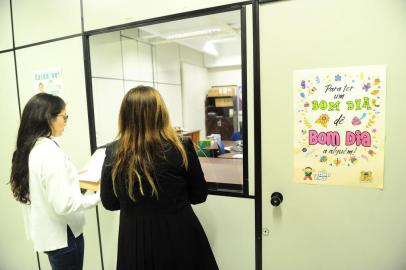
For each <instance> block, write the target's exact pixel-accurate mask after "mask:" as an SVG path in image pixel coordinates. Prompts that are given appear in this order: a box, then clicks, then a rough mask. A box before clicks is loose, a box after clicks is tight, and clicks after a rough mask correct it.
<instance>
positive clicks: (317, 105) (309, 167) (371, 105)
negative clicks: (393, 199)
mask: <svg viewBox="0 0 406 270" xmlns="http://www.w3.org/2000/svg"><path fill="white" fill-rule="evenodd" d="M293 88H294V95H293V96H294V98H293V102H294V106H293V107H294V136H293V138H294V181H295V182H296V183H306V184H319V185H320V184H321V185H340V186H354V187H365V188H381V189H382V188H383V175H384V139H385V95H386V67H385V66H382V65H381V66H360V67H348V68H331V69H312V70H298V71H295V72H294V86H293Z"/></svg>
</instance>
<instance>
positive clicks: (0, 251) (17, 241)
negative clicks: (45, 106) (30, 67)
mask: <svg viewBox="0 0 406 270" xmlns="http://www.w3.org/2000/svg"><path fill="white" fill-rule="evenodd" d="M13 66H14V58H13V53H12V52H9V53H3V54H0V81H1V82H2V89H1V91H0V100H1V106H0V121H1V123H2V128H1V140H0V153H1V154H0V205H1V214H2V218H1V220H0V228H1V230H0V269H7V270H19V269H32V268H34V267H35V266H36V264H37V258H36V255H35V252H34V249H33V246H32V244H31V243H30V242H29V241H28V240H27V239H26V235H25V229H24V223H23V215H22V207H21V205H20V203H18V202H17V201H16V200H15V199H14V197H13V196H12V192H11V187H10V185H9V184H8V182H9V179H10V172H11V158H12V154H13V151H14V150H15V147H16V137H17V131H18V125H19V123H20V117H19V111H18V100H17V88H16V77H15V72H14V68H12V67H13ZM22 258H24V259H22Z"/></svg>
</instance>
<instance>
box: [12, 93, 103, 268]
mask: <svg viewBox="0 0 406 270" xmlns="http://www.w3.org/2000/svg"><path fill="white" fill-rule="evenodd" d="M67 120H68V115H67V114H66V110H65V102H64V101H63V100H62V99H61V98H60V97H57V96H54V95H50V94H46V93H40V94H36V95H35V96H33V97H32V98H31V99H30V100H29V101H28V103H27V104H26V106H25V107H24V110H23V114H22V117H21V122H20V127H19V129H18V136H17V145H16V150H15V151H14V154H13V159H12V169H11V175H10V184H11V190H12V192H13V195H14V197H15V199H16V200H17V201H19V202H21V203H22V204H23V205H24V219H25V228H26V233H27V236H28V238H29V239H31V240H32V241H33V242H34V248H35V250H36V251H39V252H42V251H43V252H45V253H46V254H47V255H48V258H49V261H50V264H51V266H52V269H53V270H60V269H64V270H66V269H72V270H76V269H78V270H80V269H82V268H83V253H84V252H83V251H84V250H83V249H84V240H83V235H82V231H83V225H84V222H85V220H84V212H83V210H84V209H86V208H89V207H92V206H94V205H96V204H97V203H98V202H99V201H100V194H99V193H96V194H91V195H88V194H86V195H83V194H82V193H81V192H80V187H79V179H78V172H77V169H76V168H75V166H74V165H73V164H72V162H71V161H70V160H69V159H68V158H67V157H66V156H65V154H64V152H63V150H62V149H61V147H60V145H59V143H58V142H57V137H59V136H61V135H62V134H63V131H64V128H65V126H66V122H67Z"/></svg>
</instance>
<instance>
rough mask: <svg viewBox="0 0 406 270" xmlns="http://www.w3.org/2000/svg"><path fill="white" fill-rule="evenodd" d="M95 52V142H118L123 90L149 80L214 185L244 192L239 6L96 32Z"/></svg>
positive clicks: (93, 49)
mask: <svg viewBox="0 0 406 270" xmlns="http://www.w3.org/2000/svg"><path fill="white" fill-rule="evenodd" d="M90 53H91V64H92V82H93V95H94V96H93V99H94V110H95V122H96V123H95V124H96V140H97V145H98V146H100V145H103V144H106V143H108V142H110V141H112V140H114V138H115V135H116V132H117V116H118V108H119V106H120V101H121V100H122V98H123V96H124V94H125V93H126V91H128V90H129V89H131V88H132V87H135V86H137V85H140V84H143V85H150V86H153V87H155V88H156V89H158V91H160V93H161V95H162V97H163V98H164V100H165V103H166V104H167V107H168V110H169V112H170V116H171V122H172V124H173V126H174V127H175V128H176V129H177V130H178V132H179V134H180V135H183V136H189V137H191V138H192V140H193V141H194V143H195V148H196V151H197V153H198V156H199V158H200V161H201V164H202V167H203V170H204V173H205V176H206V180H207V181H208V182H209V183H210V186H211V187H212V188H216V189H232V190H233V191H239V192H241V191H242V185H243V147H244V134H243V125H244V124H245V123H243V105H242V104H243V102H242V101H243V93H242V78H241V74H242V72H241V23H240V11H232V12H226V13H219V14H213V15H207V16H200V17H195V18H190V19H185V20H178V21H172V22H166V23H160V24H154V25H148V26H143V27H138V28H132V29H126V30H121V31H116V32H111V33H105V34H99V35H94V36H91V37H90Z"/></svg>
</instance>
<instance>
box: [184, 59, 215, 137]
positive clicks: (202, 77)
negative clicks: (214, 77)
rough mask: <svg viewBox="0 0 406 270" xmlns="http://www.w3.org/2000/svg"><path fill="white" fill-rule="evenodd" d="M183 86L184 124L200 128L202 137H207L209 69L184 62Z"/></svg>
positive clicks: (191, 128) (188, 126)
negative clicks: (206, 101) (206, 104)
mask: <svg viewBox="0 0 406 270" xmlns="http://www.w3.org/2000/svg"><path fill="white" fill-rule="evenodd" d="M182 87H183V95H182V102H183V105H182V107H183V126H184V127H185V128H187V129H189V130H196V129H198V130H200V138H205V137H206V109H205V100H206V95H207V90H208V89H209V80H208V72H207V69H206V68H204V67H199V66H195V65H191V64H186V63H182Z"/></svg>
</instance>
